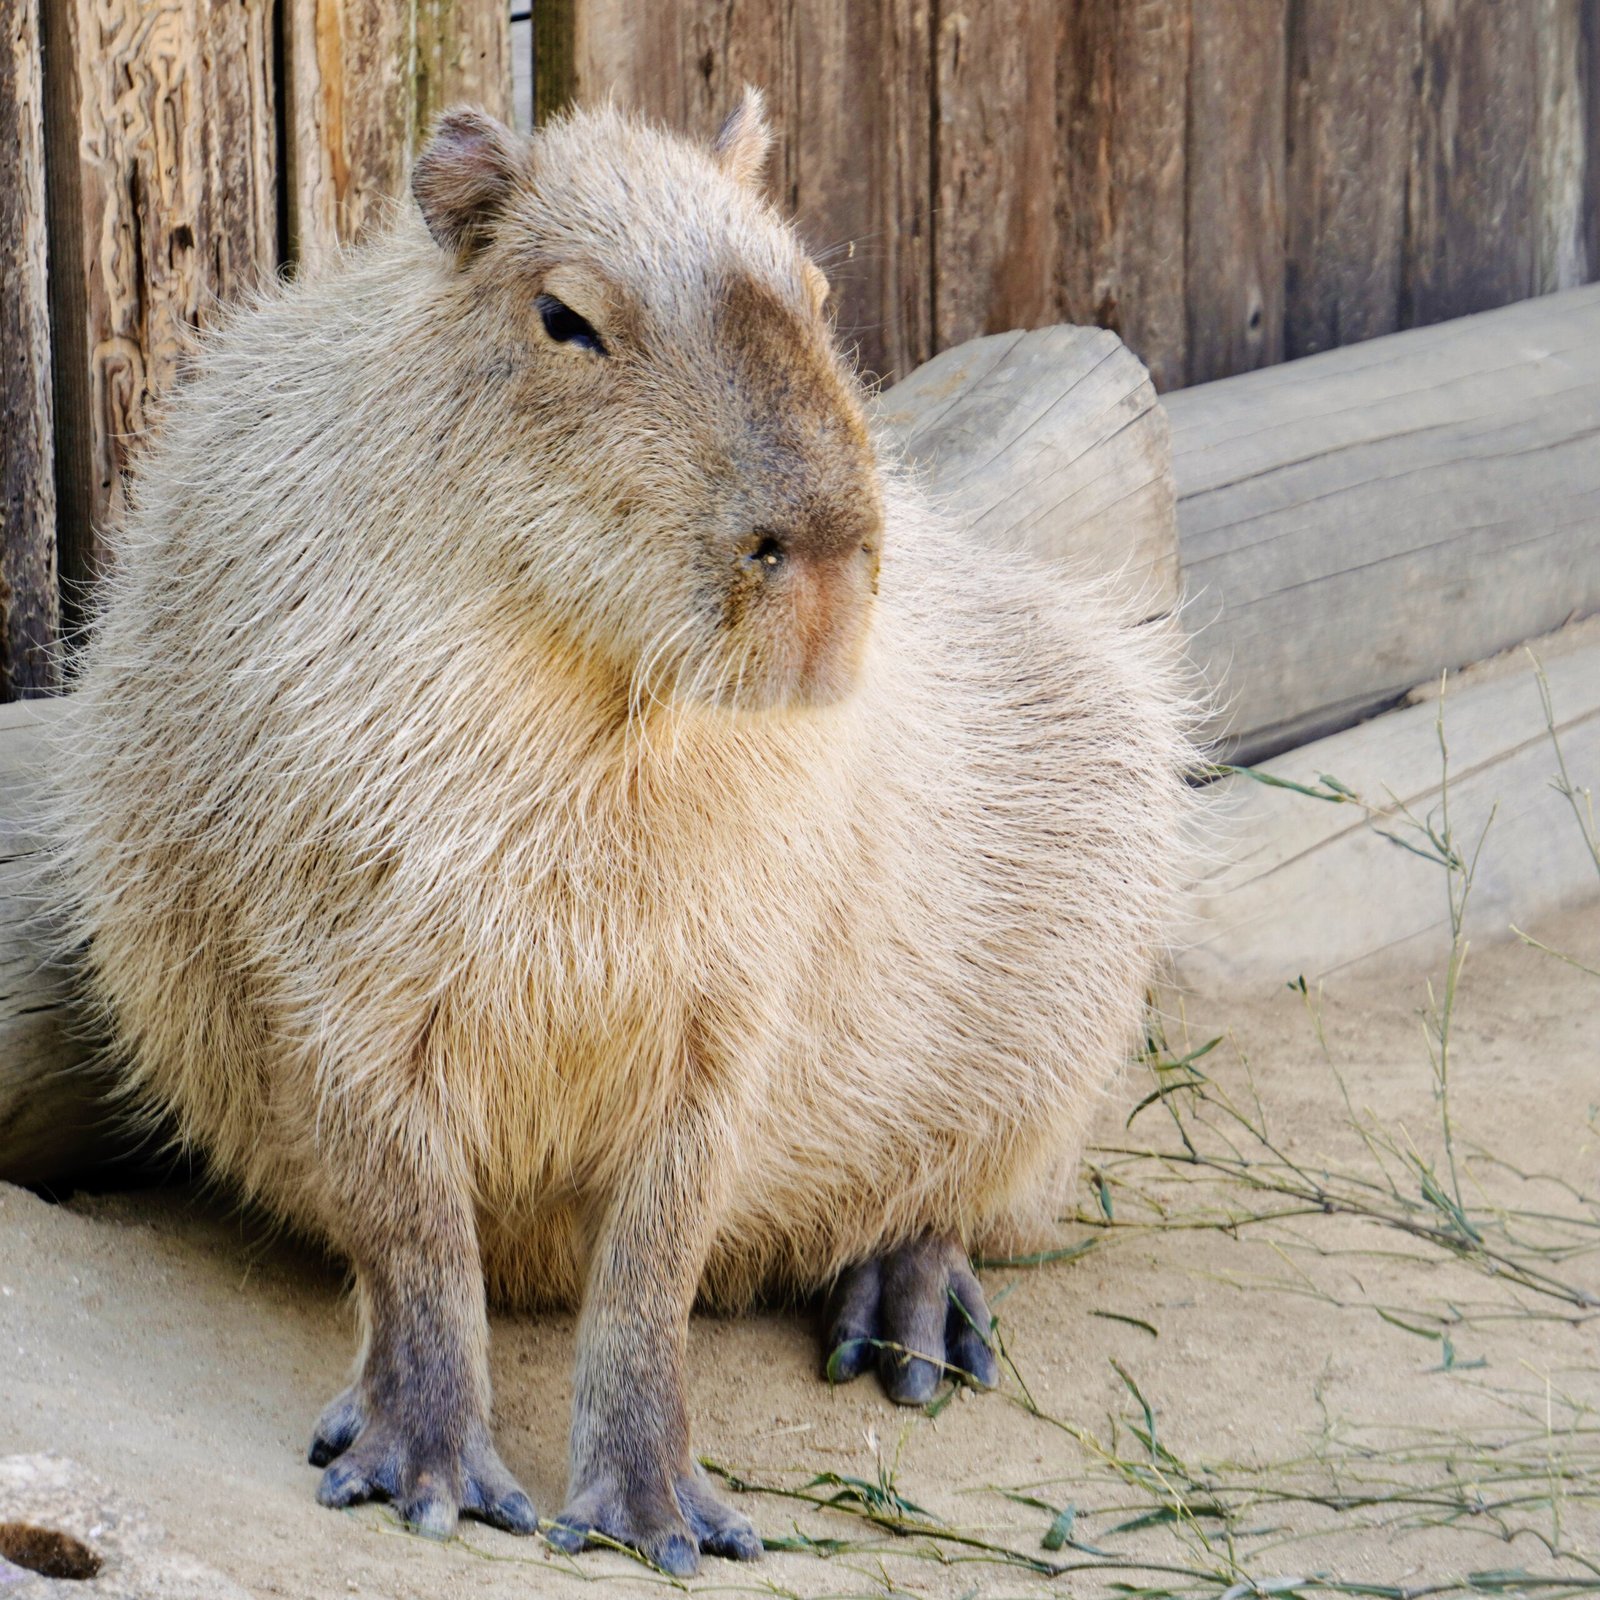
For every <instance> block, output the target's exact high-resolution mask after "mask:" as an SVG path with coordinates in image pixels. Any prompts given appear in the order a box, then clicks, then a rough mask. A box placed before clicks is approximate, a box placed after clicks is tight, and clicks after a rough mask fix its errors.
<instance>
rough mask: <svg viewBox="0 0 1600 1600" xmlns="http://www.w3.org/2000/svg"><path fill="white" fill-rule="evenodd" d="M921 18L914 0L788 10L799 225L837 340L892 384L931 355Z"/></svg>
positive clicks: (812, 4) (841, 1) (926, 65)
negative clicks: (817, 264)
mask: <svg viewBox="0 0 1600 1600" xmlns="http://www.w3.org/2000/svg"><path fill="white" fill-rule="evenodd" d="M928 21H929V15H928V7H927V5H926V4H925V3H920V4H919V3H917V0H880V3H879V4H876V5H869V6H864V5H859V4H858V5H851V4H849V3H848V0H805V3H803V4H799V5H796V6H795V7H794V8H793V38H794V45H795V63H794V76H793V82H794V86H795V87H794V90H793V91H791V97H790V99H789V102H788V105H787V107H786V111H787V117H788V122H789V125H790V128H791V137H790V141H789V144H790V148H791V149H792V150H793V153H794V154H793V178H792V182H793V186H794V193H793V202H794V213H795V219H796V222H797V223H798V225H799V228H800V232H801V235H802V236H803V237H804V238H805V239H806V241H807V242H808V244H810V245H811V247H812V248H813V249H814V250H815V251H816V252H817V253H818V255H819V257H820V258H821V260H822V264H823V267H824V270H825V271H826V272H827V273H828V275H829V281H830V282H831V283H832V284H833V298H834V304H835V308H836V315H837V321H838V328H839V333H840V336H841V337H842V338H843V339H844V340H845V342H846V344H847V345H853V346H855V347H856V348H857V349H858V351H859V359H860V362H861V365H862V367H863V369H864V370H865V371H867V372H869V373H872V374H877V375H880V376H882V377H885V378H886V379H888V380H889V381H891V382H892V381H893V380H894V379H895V378H896V377H898V376H901V375H903V374H905V373H908V372H910V371H911V369H912V368H913V367H915V366H917V365H918V364H919V363H920V362H922V361H925V360H926V359H927V358H928V356H929V355H931V354H932V353H933V349H934V344H933V326H932V279H931V272H932V252H931V237H932V236H931V231H930V230H931V225H932V217H931V211H930V196H929V189H928V170H929V169H928V162H929V140H930V137H931V133H930V127H929V120H928V76H929V73H930V72H931V70H932V64H931V55H930V51H931V43H930V39H929V30H928Z"/></svg>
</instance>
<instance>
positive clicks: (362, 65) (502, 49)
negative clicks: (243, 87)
mask: <svg viewBox="0 0 1600 1600" xmlns="http://www.w3.org/2000/svg"><path fill="white" fill-rule="evenodd" d="M282 4H283V59H284V74H285V80H286V81H285V98H286V105H285V118H284V123H285V135H286V137H285V145H286V162H287V172H286V174H285V185H286V188H287V197H288V221H289V239H288V248H289V255H290V258H291V259H292V260H293V261H294V262H295V263H296V264H297V265H298V266H299V267H301V268H302V269H304V270H308V271H313V272H314V271H316V270H317V269H318V268H319V267H320V266H321V265H323V264H324V263H325V262H326V261H328V260H329V259H330V258H331V256H332V255H333V254H334V252H335V251H337V249H338V247H339V246H340V245H342V244H349V243H351V242H353V241H355V240H357V239H359V238H361V237H362V235H363V234H364V233H366V232H367V231H369V230H370V229H371V228H373V227H374V226H375V225H377V224H378V223H379V222H380V221H381V220H382V219H383V217H384V216H385V215H386V214H387V211H388V208H389V206H390V205H391V204H392V203H393V202H394V201H396V200H399V199H400V198H401V197H402V195H403V192H404V188H405V182H406V175H407V173H408V172H409V171H410V170H411V162H412V159H413V158H414V157H415V155H416V153H417V151H418V150H419V149H420V148H421V145H422V143H423V141H424V139H425V138H426V137H427V131H428V127H429V124H430V123H431V122H432V120H433V118H434V117H435V116H436V115H437V114H438V113H439V112H440V111H442V110H443V109H444V108H445V107H446V106H449V105H453V104H455V103H456V102H457V101H470V102H472V103H473V104H475V105H480V106H483V107H484V108H485V109H486V110H488V111H491V112H493V113H494V114H495V115H496V116H498V117H501V118H503V119H507V120H509V119H510V117H511V115H512V106H511V22H510V11H509V8H508V7H507V6H506V5H504V4H502V3H501V0H282Z"/></svg>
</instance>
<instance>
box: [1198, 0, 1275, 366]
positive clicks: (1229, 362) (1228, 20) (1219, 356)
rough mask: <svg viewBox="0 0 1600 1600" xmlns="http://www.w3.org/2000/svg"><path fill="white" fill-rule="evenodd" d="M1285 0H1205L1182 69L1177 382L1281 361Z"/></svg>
mask: <svg viewBox="0 0 1600 1600" xmlns="http://www.w3.org/2000/svg"><path fill="white" fill-rule="evenodd" d="M1286 6H1287V0H1214V3H1213V4H1211V5H1208V6H1207V7H1206V8H1205V14H1204V15H1205V25H1204V26H1203V27H1197V28H1196V29H1195V35H1194V50H1193V65H1192V69H1191V71H1190V75H1189V158H1188V167H1187V174H1188V232H1187V235H1186V246H1185V268H1184V270H1185V290H1186V295H1187V301H1188V308H1189V382H1190V383H1204V382H1206V381H1207V380H1209V379H1211V378H1218V377H1222V376H1225V375H1226V374H1228V373H1234V372H1245V371H1248V370H1249V369H1250V368H1252V367H1262V366H1268V365H1270V364H1271V363H1272V362H1275V361H1281V360H1282V359H1283V312H1284V293H1283V291H1284V238H1285V235H1284V207H1285V191H1284V185H1285V155H1286V149H1287V144H1286V138H1287V135H1286V122H1285V118H1286V113H1285V101H1286V94H1285V84H1286V72H1287V63H1286V57H1285V50H1286V46H1287V28H1286V24H1287V12H1286Z"/></svg>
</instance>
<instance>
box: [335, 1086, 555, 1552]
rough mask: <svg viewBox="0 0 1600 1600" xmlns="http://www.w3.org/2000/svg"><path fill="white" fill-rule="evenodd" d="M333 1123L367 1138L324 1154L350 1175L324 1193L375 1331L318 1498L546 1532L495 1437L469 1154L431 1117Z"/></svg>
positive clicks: (413, 1516)
mask: <svg viewBox="0 0 1600 1600" xmlns="http://www.w3.org/2000/svg"><path fill="white" fill-rule="evenodd" d="M334 1137H335V1138H336V1139H339V1140H340V1141H341V1142H343V1141H348V1140H351V1139H356V1140H358V1141H359V1143H360V1152H359V1155H358V1154H357V1153H356V1152H355V1151H354V1150H353V1149H345V1150H341V1151H338V1152H333V1153H331V1156H330V1159H328V1160H327V1161H325V1162H324V1164H323V1165H324V1170H326V1171H333V1172H338V1173H339V1174H340V1175H341V1177H340V1180H339V1182H338V1184H337V1187H336V1188H335V1189H334V1190H333V1191H332V1192H331V1193H330V1194H329V1196H328V1199H327V1201H326V1202H325V1203H326V1205H327V1207H328V1209H329V1212H330V1218H329V1221H330V1231H331V1232H332V1233H333V1234H334V1237H335V1238H336V1239H338V1240H339V1242H340V1243H341V1244H342V1246H343V1247H344V1249H345V1251H346V1252H347V1253H348V1255H349V1256H350V1259H351V1261H352V1262H353V1264H354V1266H355V1272H356V1289H357V1295H358V1300H359V1306H360V1315H361V1335H362V1342H361V1355H360V1360H359V1370H358V1372H357V1375H356V1379H355V1382H354V1383H352V1384H351V1386H350V1387H349V1388H348V1389H346V1390H345V1392H344V1393H343V1394H341V1395H340V1396H339V1397H338V1398H337V1399H336V1400H334V1401H333V1403H332V1404H331V1405H330V1406H328V1408H327V1409H326V1410H325V1411H324V1412H323V1413H322V1416H321V1418H320V1419H319V1420H318V1422H317V1425H316V1430H315V1432H314V1434H313V1435H312V1440H311V1462H312V1465H313V1466H319V1467H326V1469H327V1470H326V1471H325V1472H324V1473H323V1475H322V1482H321V1483H320V1485H319V1486H318V1488H317V1498H318V1499H319V1500H320V1501H321V1502H322V1503H323V1505H325V1506H348V1505H353V1504H355V1503H356V1502H358V1501H361V1500H391V1501H393V1502H394V1506H395V1509H396V1510H397V1511H398V1512H399V1514H400V1518H401V1520H402V1521H403V1522H405V1523H406V1524H407V1525H408V1526H410V1527H412V1528H414V1529H415V1530H416V1531H417V1532H419V1533H425V1534H430V1535H432V1536H434V1537H436V1538H445V1537H447V1536H448V1535H449V1534H450V1533H451V1532H452V1531H453V1530H454V1528H455V1526H456V1519H457V1517H458V1516H459V1515H460V1514H461V1513H462V1512H465V1513H466V1514H468V1515H469V1516H474V1517H478V1518H480V1519H482V1520H483V1521H485V1522H491V1523H493V1524H494V1525H495V1526H496V1527H500V1528H505V1529H507V1530H509V1531H510V1532H512V1533H531V1532H533V1530H534V1528H535V1527H536V1526H537V1524H538V1519H537V1517H536V1516H535V1514H534V1509H533V1504H532V1502H531V1501H530V1500H529V1499H528V1497H527V1495H526V1494H524V1493H523V1491H522V1489H521V1488H520V1487H519V1486H518V1484H517V1482H516V1480H515V1479H514V1478H513V1477H512V1476H511V1474H510V1472H509V1471H508V1470H507V1469H506V1466H505V1464H504V1463H503V1462H502V1461H501V1459H500V1457H499V1455H498V1453H497V1452H496V1451H495V1448H494V1443H493V1441H492V1439H491V1438H490V1433H489V1364H488V1346H489V1328H488V1319H487V1317H486V1315H485V1311H484V1291H483V1269H482V1264H481V1262H480V1259H479V1255H478V1238H477V1229H476V1226H475V1224H474V1221H473V1214H472V1206H471V1202H470V1200H469V1198H468V1192H467V1186H466V1181H465V1177H464V1175H463V1174H462V1173H461V1172H460V1170H459V1164H458V1163H457V1162H455V1161H453V1160H452V1159H451V1158H450V1153H449V1151H448V1149H447V1148H441V1145H442V1143H443V1141H442V1140H441V1139H440V1138H439V1136H438V1134H437V1133H436V1131H435V1130H434V1129H432V1128H429V1127H428V1126H427V1125H426V1120H425V1119H422V1118H419V1119H417V1120H416V1122H414V1123H412V1125H410V1126H409V1127H406V1128H405V1129H403V1130H402V1129H399V1128H394V1127H392V1126H389V1127H385V1128H383V1129H382V1130H381V1131H380V1130H379V1128H378V1127H376V1126H372V1127H368V1128H365V1129H348V1130H346V1131H345V1132H344V1133H341V1134H335V1135H334ZM333 1157H336V1158H337V1159H334V1158H333ZM358 1174H359V1176H357V1175H358Z"/></svg>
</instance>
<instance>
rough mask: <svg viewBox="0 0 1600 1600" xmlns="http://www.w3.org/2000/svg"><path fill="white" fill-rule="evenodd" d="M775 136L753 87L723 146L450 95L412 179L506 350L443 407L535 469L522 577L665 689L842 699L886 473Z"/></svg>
mask: <svg viewBox="0 0 1600 1600" xmlns="http://www.w3.org/2000/svg"><path fill="white" fill-rule="evenodd" d="M769 142H770V135H769V133H768V131H767V127H766V124H765V122H764V121H763V117H762V108H761V100H760V96H759V95H758V94H756V93H755V92H754V91H750V90H747V91H746V93H745V97H744V100H743V102H742V103H741V104H740V105H739V107H738V108H737V109H736V110H735V111H734V113H733V114H732V115H731V116H730V117H729V118H728V120H727V122H726V123H725V124H724V126H723V128H722V131H721V132H720V133H719V134H718V136H717V137H716V139H715V140H714V141H713V142H711V143H709V144H699V143H695V142H692V141H689V140H686V139H678V138H674V137H672V136H670V135H668V134H665V133H662V132H660V131H658V130H655V129H653V128H650V127H647V126H645V125H642V124H640V123H638V122H635V121H633V120H631V119H629V118H627V117H625V116H623V115H621V114H619V113H618V112H616V111H614V110H610V109H607V110H601V111H580V112H575V113H573V114H571V115H569V116H567V117H564V118H561V119H559V120H557V121H555V122H553V123H551V124H549V125H547V126H546V127H544V128H543V129H541V130H540V131H539V132H538V133H536V134H535V135H533V136H532V137H522V136H519V135H517V134H514V133H512V132H511V131H510V130H509V129H507V128H505V127H503V126H501V124H499V123H498V122H496V121H495V120H494V119H493V118H491V117H489V116H487V115H485V114H484V113H482V112H479V111H474V110H469V109H458V110H454V111H449V112H447V113H445V114H444V116H443V117H442V118H441V119H440V120H439V122H438V124H437V125H436V127H435V129H434V132H433V135H432V138H431V140H430V142H429V143H428V145H427V147H426V148H425V149H424V150H423V152H422V154H421V156H420V157H419V158H418V160H417V163H416V167H415V169H414V171H413V173H412V180H411V185H412V192H413V194H414V195H415V197H416V200H417V203H418V205H419V206H420V207H421V210H422V216H423V219H424V221H425V222H426V223H427V226H428V231H429V232H430V233H431V234H432V236H433V238H434V241H435V242H436V243H437V245H438V247H439V250H440V252H441V256H440V262H439V269H440V272H441V274H442V285H443V292H444V295H445V297H446V298H447V299H453V300H454V301H455V302H456V305H457V308H458V311H459V313H460V314H459V318H458V320H459V323H460V325H461V326H462V327H463V328H464V329H471V330H474V331H473V332H472V333H471V335H470V337H472V338H474V339H479V338H481V339H483V340H485V341H486V342H487V343H489V344H493V345H495V346H496V347H497V348H496V349H494V350H492V351H491V350H484V351H483V352H482V355H483V357H484V358H485V359H484V360H483V361H481V362H480V364H479V366H478V368H477V370H478V371H479V372H482V373H487V374H490V375H491V377H490V379H489V381H487V382H486V384H485V389H486V390H487V392H485V393H473V394H470V395H463V396H459V397H451V396H446V397H445V399H444V403H446V404H450V403H459V404H462V405H466V406H470V407H472V408H474V410H475V411H476V412H477V413H479V414H481V417H482V421H483V426H484V428H485V429H486V430H492V431H494V432H496V433H498V434H499V437H498V438H497V441H496V447H495V449H494V450H493V451H492V452H491V454H493V455H495V456H497V457H498V458H499V459H500V460H502V461H504V462H507V463H510V462H513V461H515V462H517V463H519V464H525V465H526V467H527V472H526V474H524V473H523V472H521V471H520V470H518V471H517V472H515V473H513V474H512V475H511V481H513V482H516V483H517V484H518V485H519V487H518V490H517V492H518V493H519V494H526V496H527V499H528V501H529V505H528V520H527V523H526V535H525V544H526V548H525V549H519V550H518V552H517V560H518V563H519V566H520V572H521V578H522V579H523V580H524V581H526V583H527V584H528V586H529V589H530V591H531V592H535V593H536V599H537V604H538V607H539V609H540V612H541V614H542V615H543V616H544V617H546V618H547V619H550V620H553V621H555V622H557V623H558V624H559V625H560V626H562V627H563V628H565V629H566V630H567V631H568V632H569V633H570V634H571V635H572V636H573V637H574V638H575V639H577V640H579V641H581V643H582V645H583V647H584V648H585V649H588V650H594V651H598V652H600V653H602V654H604V655H605V656H606V657H607V658H608V660H609V662H610V664H611V665H612V666H614V667H615V668H616V669H618V670H619V671H620V672H622V673H624V674H626V675H627V677H628V679H629V680H630V682H631V683H632V684H633V685H634V689H635V693H636V694H637V693H638V692H640V691H641V690H642V691H643V692H644V693H646V694H648V695H649V696H651V697H652V698H665V697H668V696H671V697H676V698H679V699H688V700H694V701H699V702H701V703H705V702H712V703H716V704H721V705H729V706H740V707H747V708H770V707H791V706H803V705H814V704H824V703H827V702H830V701H833V700H836V699H838V698H839V697H841V696H842V695H844V694H846V693H847V692H848V691H849V690H850V688H851V687H852V686H853V684H854V682H855V679H856V676H857V673H858V671H859V669H860V664H861V660H862V656H863V653H864V647H865V643H866V638H867V632H868V629H869V626H870V623H871V615H872V606H873V595H874V592H875V590H876V585H877V574H878V560H879V547H880V543H881V539H882V530H883V506H882V496H881V491H880V486H879V481H878V474H877V463H876V459H875V456H874V451H873V446H872V443H871V440H870V438H869V435H868V430H867V426H866V422H865V419H864V417H863V413H862V401H861V394H860V391H859V389H858V387H857V384H856V381H855V378H854V375H853V373H852V372H851V370H850V369H849V367H848V366H847V365H846V363H845V362H844V361H843V360H842V359H841V357H840V354H839V351H838V349H837V348H836V346H835V343H834V337H833V330H832V327H831V324H830V320H829V317H828V314H827V310H826V306H825V302H826V299H827V293H828V285H827V281H826V279H825V278H824V277H823V275H822V273H821V272H820V271H819V270H818V268H817V267H816V265H815V264H814V263H813V262H812V261H811V260H810V259H809V258H808V256H807V255H806V252H805V250H804V249H803V248H802V247H801V245H800V243H799V241H798V239H797V238H796V236H795V234H794V231H793V229H792V228H791V227H790V226H789V225H788V224H787V223H786V222H785V221H784V220H783V219H782V218H781V217H780V216H779V215H778V214H777V213H776V212H775V211H774V210H773V208H772V206H771V205H770V204H769V203H768V202H767V200H766V199H765V198H764V197H763V195H762V193H761V190H760V187H759V184H760V174H761V169H762V166H763V164H764V161H765V158H766V153H767V147H768V144H769ZM494 492H496V493H504V492H506V490H505V488H504V487H502V486H501V481H500V480H499V479H497V480H496V488H495V491H494ZM519 537H520V535H519Z"/></svg>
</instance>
